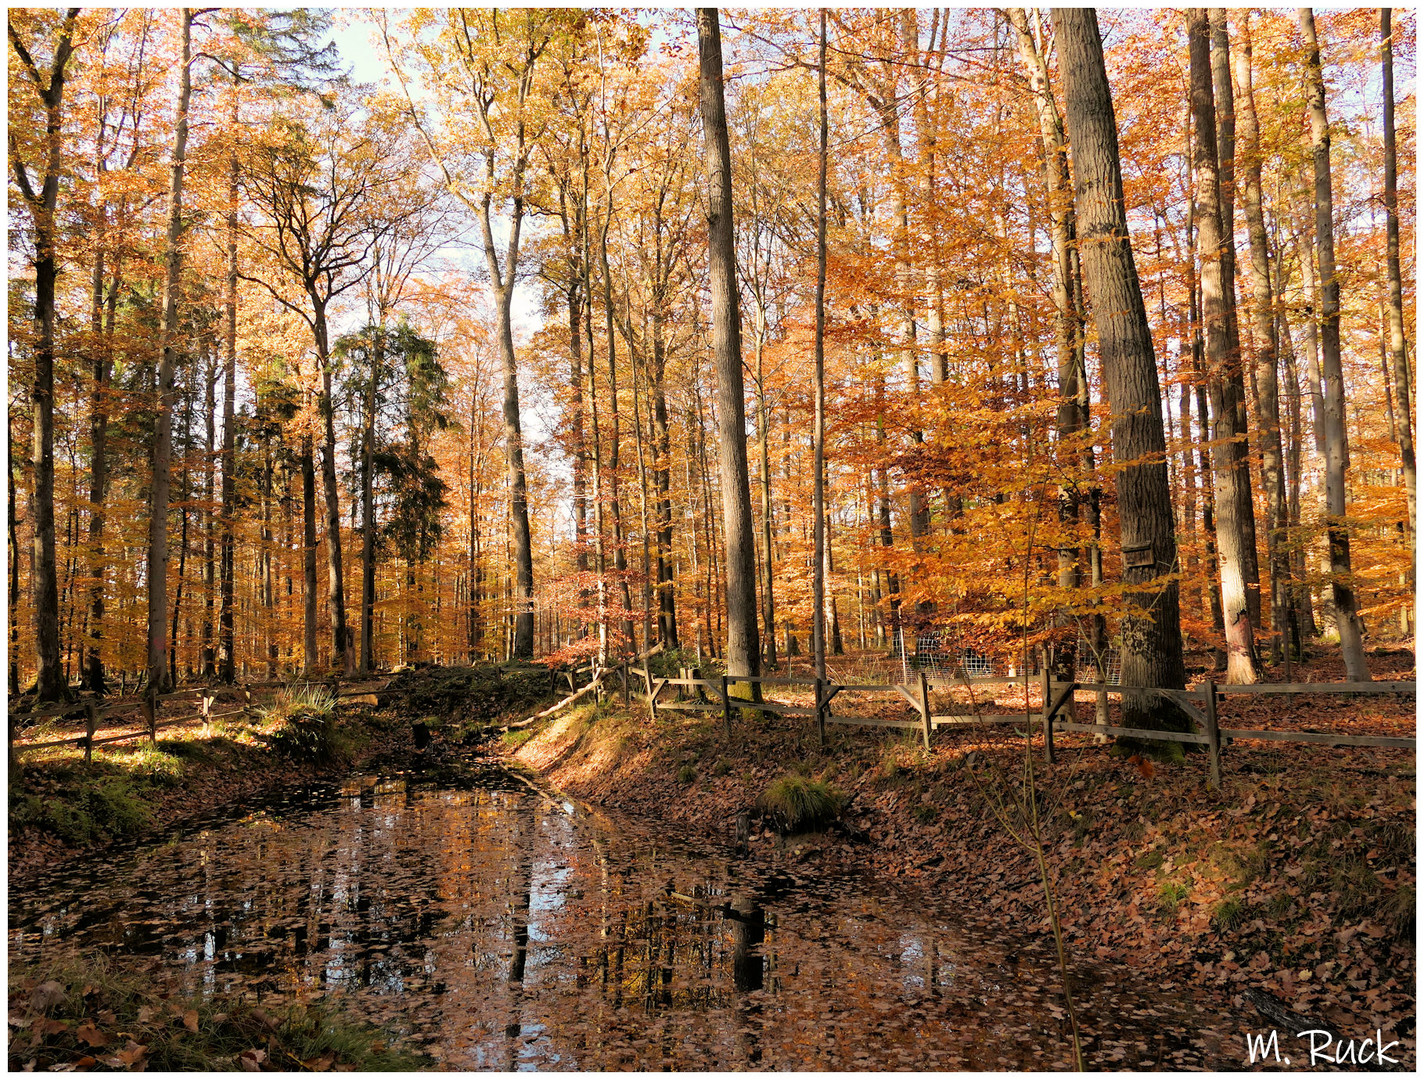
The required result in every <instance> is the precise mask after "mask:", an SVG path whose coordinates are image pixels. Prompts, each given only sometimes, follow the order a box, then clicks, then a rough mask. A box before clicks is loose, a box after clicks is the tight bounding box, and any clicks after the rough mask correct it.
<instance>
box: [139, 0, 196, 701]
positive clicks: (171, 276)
mask: <svg viewBox="0 0 1424 1080" xmlns="http://www.w3.org/2000/svg"><path fill="white" fill-rule="evenodd" d="M182 20H183V45H182V52H181V55H180V59H179V65H180V68H179V73H178V80H179V81H178V122H177V126H176V127H175V129H174V134H173V162H172V165H171V171H170V179H169V184H168V234H167V246H166V252H165V257H164V264H165V265H164V274H163V300H162V308H161V315H160V321H159V324H158V343H159V345H158V347H159V364H158V392H157V401H156V404H157V409H158V419H157V422H156V424H155V427H154V436H153V483H152V485H151V487H150V495H149V510H148V513H149V519H148V682H149V685H150V686H152V687H156V688H157V689H158V690H160V691H163V690H167V689H168V688H169V687H170V686H171V685H172V677H173V673H172V672H170V671H169V670H168V657H167V654H166V652H165V646H166V641H165V638H166V636H167V635H166V634H165V633H164V630H165V629H166V626H165V623H166V621H167V618H168V610H167V609H168V489H169V483H170V479H171V478H170V476H169V472H170V469H171V466H172V457H173V369H174V365H175V364H176V363H177V356H178V349H177V347H176V344H177V340H176V339H177V337H178V288H179V283H178V278H179V274H180V272H181V270H182V264H183V251H182V248H181V247H180V246H179V241H180V240H181V239H182V236H183V173H184V169H185V167H186V164H187V156H188V101H189V98H190V97H191V96H192V92H193V77H192V71H191V69H190V65H191V62H192V40H193V10H192V8H183V9H182Z"/></svg>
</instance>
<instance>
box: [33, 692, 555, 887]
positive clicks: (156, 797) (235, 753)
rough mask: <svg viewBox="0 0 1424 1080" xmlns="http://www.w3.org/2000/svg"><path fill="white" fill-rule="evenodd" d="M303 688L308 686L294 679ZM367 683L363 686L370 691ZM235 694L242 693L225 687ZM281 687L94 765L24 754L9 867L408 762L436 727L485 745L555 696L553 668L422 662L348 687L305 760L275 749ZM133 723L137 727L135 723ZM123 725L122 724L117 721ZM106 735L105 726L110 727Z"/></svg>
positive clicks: (61, 729) (39, 863)
mask: <svg viewBox="0 0 1424 1080" xmlns="http://www.w3.org/2000/svg"><path fill="white" fill-rule="evenodd" d="M291 689H292V692H293V693H299V692H300V690H301V686H300V684H294V685H293V687H292V688H291ZM363 691H364V692H363ZM227 693H228V694H232V695H234V697H233V701H234V703H235V702H236V701H237V697H236V695H235V692H234V691H227ZM281 693H282V691H276V690H271V689H268V690H266V691H261V692H259V696H258V697H257V699H256V700H255V701H254V707H253V708H251V709H248V710H247V711H245V712H244V713H243V714H241V715H238V716H230V717H228V718H226V719H224V720H222V721H215V722H213V723H211V724H201V723H199V722H197V721H196V720H195V722H194V723H193V724H191V725H183V726H179V727H173V728H167V729H164V730H163V731H161V732H160V733H159V738H158V741H157V743H156V744H155V745H150V744H149V743H148V741H147V740H146V739H139V740H134V741H132V742H128V743H121V744H109V745H107V746H101V747H98V748H97V749H96V751H95V753H94V760H93V763H92V765H88V766H86V765H85V764H84V762H83V755H82V752H81V751H80V750H78V749H77V748H75V747H57V748H54V749H51V750H46V751H38V752H31V753H27V754H25V755H23V757H22V763H23V768H22V769H20V770H18V771H17V772H15V773H12V775H11V777H10V784H9V811H10V816H9V825H10V828H9V845H10V846H9V871H10V877H11V880H12V881H27V880H29V879H30V878H32V877H33V876H34V875H35V874H37V873H38V872H40V871H42V870H47V869H51V868H53V867H55V866H56V865H62V864H64V863H66V862H69V861H76V860H83V859H85V858H87V857H89V856H90V855H91V854H92V853H93V852H94V851H95V850H98V849H105V850H107V849H109V848H110V847H111V846H112V845H113V844H114V843H116V842H118V843H123V844H141V843H144V842H147V841H150V840H152V839H155V838H158V837H162V836H166V835H168V834H171V833H173V832H175V831H182V829H183V827H184V825H185V823H188V822H191V821H194V820H197V819H199V818H203V817H206V816H209V815H211V814H212V813H213V812H214V811H215V810H218V809H219V808H222V807H226V806H228V805H229V804H233V805H239V806H240V805H241V804H242V803H244V802H246V801H250V800H252V799H255V798H256V797H258V796H261V795H264V794H267V793H271V792H275V791H280V790H282V789H285V788H290V787H294V786H300V785H302V784H316V783H320V782H322V781H325V780H330V779H332V778H335V777H340V776H343V775H345V774H347V773H349V772H350V771H351V770H352V769H356V768H370V769H380V768H382V767H385V766H388V765H397V766H399V765H402V764H405V763H408V762H409V761H410V760H411V759H412V758H413V756H414V755H415V754H416V753H417V750H416V744H417V741H418V739H417V735H416V727H417V725H421V726H423V727H424V728H425V731H424V732H422V735H421V736H420V738H419V741H422V742H423V741H425V738H424V737H425V736H426V735H432V734H433V736H434V738H436V739H437V740H439V741H440V742H442V743H445V744H447V745H450V746H462V745H467V744H469V743H472V742H476V741H478V740H479V739H480V738H481V737H482V735H483V732H484V730H485V728H486V727H488V726H489V725H492V724H500V723H503V722H507V721H508V720H509V719H511V718H515V717H523V716H524V715H527V711H528V710H530V709H531V708H534V707H537V706H539V705H541V704H544V703H546V702H547V701H548V700H551V699H550V698H549V678H548V675H547V673H546V672H543V671H529V670H524V669H517V670H505V669H503V668H501V667H499V666H494V665H489V666H486V667H481V668H437V667H433V666H421V667H419V668H413V669H407V670H403V671H400V672H397V673H395V674H394V675H393V676H385V677H378V678H376V679H374V680H368V681H367V683H363V684H357V685H349V684H348V685H346V686H344V687H343V689H342V692H341V693H342V696H341V698H340V699H339V701H338V706H337V714H336V715H337V721H336V728H335V731H336V735H337V738H338V741H339V743H340V746H339V749H338V752H336V753H335V754H333V755H330V756H329V758H328V759H322V760H311V759H310V756H309V757H308V759H305V760H303V759H302V758H301V757H300V756H297V757H294V756H293V755H292V754H289V753H282V752H276V751H275V750H274V746H273V743H272V740H271V735H272V732H273V730H275V728H276V727H277V726H279V724H278V723H277V721H274V720H267V721H265V722H264V720H263V716H262V709H263V708H270V707H271V706H273V705H274V703H276V702H277V700H278V699H279V696H280V695H281ZM132 726H133V725H132V724H129V727H128V729H130V730H131V728H132ZM51 727H52V728H53V730H52V731H50V732H49V733H48V735H47V736H46V738H55V737H67V736H78V735H83V733H84V731H83V721H82V719H81V720H74V721H69V722H68V726H67V727H66V726H65V724H63V723H56V724H52V725H51ZM116 730H124V727H123V724H120V725H119V727H118V728H116ZM101 734H102V733H101Z"/></svg>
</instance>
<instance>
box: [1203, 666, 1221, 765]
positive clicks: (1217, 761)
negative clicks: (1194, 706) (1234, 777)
mask: <svg viewBox="0 0 1424 1080" xmlns="http://www.w3.org/2000/svg"><path fill="white" fill-rule="evenodd" d="M1203 714H1204V715H1205V717H1206V753H1207V761H1208V763H1209V766H1210V772H1209V773H1208V775H1207V782H1208V783H1209V784H1210V785H1211V787H1212V789H1213V790H1214V791H1220V790H1221V733H1220V731H1219V730H1218V728H1217V726H1216V683H1214V682H1212V681H1211V680H1210V679H1207V681H1206V708H1205V709H1204V710H1203Z"/></svg>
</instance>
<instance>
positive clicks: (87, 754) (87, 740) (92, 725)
mask: <svg viewBox="0 0 1424 1080" xmlns="http://www.w3.org/2000/svg"><path fill="white" fill-rule="evenodd" d="M98 729H99V709H98V707H97V706H96V705H95V704H94V703H93V702H92V701H86V702H85V703H84V764H85V765H92V764H93V763H94V732H95V731H97V730H98Z"/></svg>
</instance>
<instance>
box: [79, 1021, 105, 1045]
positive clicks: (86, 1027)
mask: <svg viewBox="0 0 1424 1080" xmlns="http://www.w3.org/2000/svg"><path fill="white" fill-rule="evenodd" d="M74 1035H75V1038H77V1039H80V1040H81V1041H83V1042H85V1043H87V1044H88V1045H89V1046H94V1047H98V1046H108V1045H109V1043H111V1042H113V1039H111V1038H109V1036H108V1035H105V1034H104V1033H103V1032H102V1031H100V1030H99V1029H98V1028H96V1027H95V1026H94V1025H93V1024H80V1025H79V1027H78V1029H76V1030H75V1032H74Z"/></svg>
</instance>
